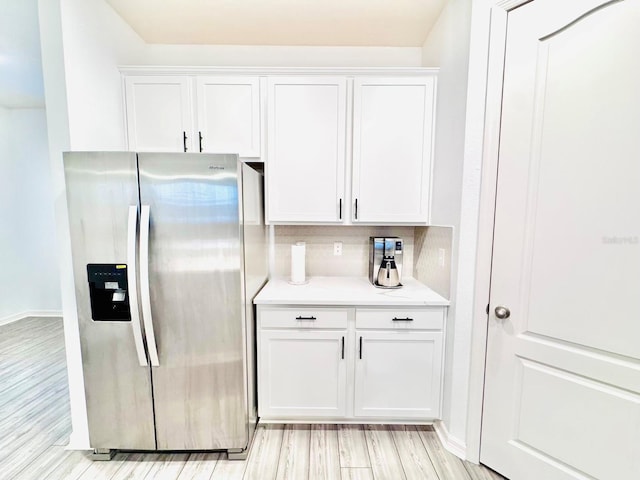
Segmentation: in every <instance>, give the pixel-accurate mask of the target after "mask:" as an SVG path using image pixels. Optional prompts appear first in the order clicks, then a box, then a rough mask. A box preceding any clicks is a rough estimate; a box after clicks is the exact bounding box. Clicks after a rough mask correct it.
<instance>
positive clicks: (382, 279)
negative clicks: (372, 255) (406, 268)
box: [377, 256, 400, 288]
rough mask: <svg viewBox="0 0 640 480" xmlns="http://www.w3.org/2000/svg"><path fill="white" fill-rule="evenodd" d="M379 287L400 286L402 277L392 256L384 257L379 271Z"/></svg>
mask: <svg viewBox="0 0 640 480" xmlns="http://www.w3.org/2000/svg"><path fill="white" fill-rule="evenodd" d="M377 282H378V285H379V286H381V287H387V288H389V287H397V286H399V285H400V275H399V274H398V267H397V266H396V261H395V258H394V257H392V256H388V257H386V256H385V257H384V258H383V259H382V263H381V264H380V268H379V269H378V279H377Z"/></svg>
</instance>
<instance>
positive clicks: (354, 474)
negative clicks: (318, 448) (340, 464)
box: [340, 468, 373, 480]
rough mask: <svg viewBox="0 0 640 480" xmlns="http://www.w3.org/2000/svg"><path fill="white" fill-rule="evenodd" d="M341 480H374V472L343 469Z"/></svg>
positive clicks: (366, 469) (367, 469) (361, 469)
mask: <svg viewBox="0 0 640 480" xmlns="http://www.w3.org/2000/svg"><path fill="white" fill-rule="evenodd" d="M340 478H341V480H373V470H371V469H370V468H342V469H341V477H340Z"/></svg>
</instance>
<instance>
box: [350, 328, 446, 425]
mask: <svg viewBox="0 0 640 480" xmlns="http://www.w3.org/2000/svg"><path fill="white" fill-rule="evenodd" d="M356 341H357V343H358V345H357V348H358V358H357V359H356V374H355V408H354V415H355V416H356V417H369V418H372V417H385V418H387V417H388V418H391V417H397V418H414V419H423V418H438V417H439V416H440V383H441V376H442V375H441V358H442V332H415V331H411V330H402V331H390V332H384V331H382V332H379V331H363V332H361V331H358V332H356Z"/></svg>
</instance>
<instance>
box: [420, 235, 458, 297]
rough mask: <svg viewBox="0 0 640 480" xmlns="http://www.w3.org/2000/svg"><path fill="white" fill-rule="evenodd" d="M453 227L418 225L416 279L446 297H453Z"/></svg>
mask: <svg viewBox="0 0 640 480" xmlns="http://www.w3.org/2000/svg"><path fill="white" fill-rule="evenodd" d="M452 240H453V228H452V227H416V228H415V237H414V243H415V245H414V258H415V264H414V272H413V276H414V277H415V278H416V280H418V281H420V282H422V283H424V284H425V285H428V286H429V287H430V288H431V289H433V290H434V291H435V292H437V293H439V294H440V295H442V296H443V297H445V298H448V299H450V298H451V254H452V251H451V248H452V247H451V246H452Z"/></svg>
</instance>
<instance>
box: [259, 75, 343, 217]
mask: <svg viewBox="0 0 640 480" xmlns="http://www.w3.org/2000/svg"><path fill="white" fill-rule="evenodd" d="M346 99H347V88H346V78H344V77H272V78H269V80H268V98H267V102H268V126H269V128H268V134H267V135H268V136H267V138H268V157H267V182H268V183H267V187H268V190H267V217H268V220H269V221H270V222H275V223H278V222H305V223H312V222H326V223H341V222H342V221H343V219H344V169H345V141H346Z"/></svg>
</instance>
